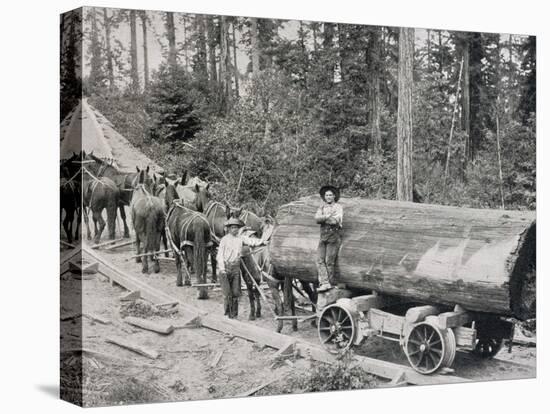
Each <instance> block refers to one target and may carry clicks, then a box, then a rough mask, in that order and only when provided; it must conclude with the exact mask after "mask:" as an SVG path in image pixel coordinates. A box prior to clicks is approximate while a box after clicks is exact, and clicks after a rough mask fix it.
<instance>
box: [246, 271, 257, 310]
mask: <svg viewBox="0 0 550 414" xmlns="http://www.w3.org/2000/svg"><path fill="white" fill-rule="evenodd" d="M245 284H246V291H247V293H248V300H249V302H250V314H249V315H248V320H249V321H253V320H255V319H256V310H255V306H254V300H255V296H256V295H255V294H254V286H252V284H251V283H250V282H249V281H248V280H246V278H245Z"/></svg>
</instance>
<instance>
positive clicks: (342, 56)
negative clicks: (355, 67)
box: [337, 24, 348, 81]
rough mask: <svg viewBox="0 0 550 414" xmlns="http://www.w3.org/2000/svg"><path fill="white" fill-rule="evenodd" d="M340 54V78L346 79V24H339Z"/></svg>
mask: <svg viewBox="0 0 550 414" xmlns="http://www.w3.org/2000/svg"><path fill="white" fill-rule="evenodd" d="M337 28H338V56H339V57H340V61H339V64H340V79H341V80H342V81H345V80H346V79H347V69H348V68H347V56H348V49H347V42H346V29H345V25H344V24H338V25H337Z"/></svg>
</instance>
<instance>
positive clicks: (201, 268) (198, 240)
mask: <svg viewBox="0 0 550 414" xmlns="http://www.w3.org/2000/svg"><path fill="white" fill-rule="evenodd" d="M209 230H210V228H208V229H205V228H204V223H203V220H201V219H199V218H198V217H197V218H195V219H193V233H194V234H193V236H194V237H193V243H194V245H195V246H194V248H193V263H194V266H195V272H196V275H197V278H198V279H199V281H200V283H203V282H205V281H206V242H207V240H205V233H208V232H209Z"/></svg>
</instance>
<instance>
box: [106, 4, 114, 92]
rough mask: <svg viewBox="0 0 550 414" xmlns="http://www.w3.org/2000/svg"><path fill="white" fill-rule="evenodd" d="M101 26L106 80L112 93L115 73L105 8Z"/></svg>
mask: <svg viewBox="0 0 550 414" xmlns="http://www.w3.org/2000/svg"><path fill="white" fill-rule="evenodd" d="M103 26H104V27H105V48H106V51H107V79H108V80H109V89H111V91H112V90H113V89H114V88H115V72H114V65H113V52H112V50H111V18H110V17H109V15H108V13H107V8H106V7H104V8H103Z"/></svg>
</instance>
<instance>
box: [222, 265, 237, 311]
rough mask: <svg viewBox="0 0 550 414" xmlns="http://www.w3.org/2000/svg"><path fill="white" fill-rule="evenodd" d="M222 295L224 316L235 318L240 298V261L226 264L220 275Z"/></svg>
mask: <svg viewBox="0 0 550 414" xmlns="http://www.w3.org/2000/svg"><path fill="white" fill-rule="evenodd" d="M220 285H221V288H222V294H223V305H224V306H223V307H224V315H227V316H229V317H230V318H236V317H237V315H238V314H239V296H241V267H240V261H237V262H235V263H226V264H225V272H223V273H222V274H221V275H220Z"/></svg>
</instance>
